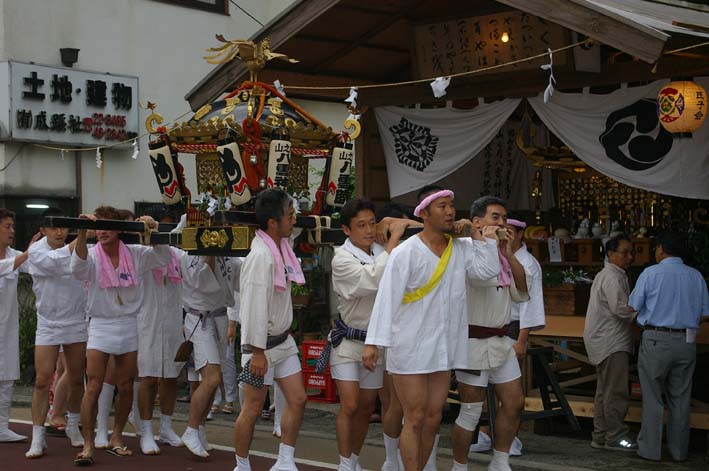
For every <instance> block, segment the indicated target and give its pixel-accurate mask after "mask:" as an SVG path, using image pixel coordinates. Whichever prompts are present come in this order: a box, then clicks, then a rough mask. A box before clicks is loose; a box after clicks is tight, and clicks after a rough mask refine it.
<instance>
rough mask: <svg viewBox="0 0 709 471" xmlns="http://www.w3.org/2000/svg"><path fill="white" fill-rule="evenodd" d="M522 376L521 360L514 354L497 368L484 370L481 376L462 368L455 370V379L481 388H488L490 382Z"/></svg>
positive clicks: (501, 381) (510, 379) (499, 381)
mask: <svg viewBox="0 0 709 471" xmlns="http://www.w3.org/2000/svg"><path fill="white" fill-rule="evenodd" d="M521 376H522V372H521V371H520V369H519V362H518V361H517V357H515V356H514V355H510V356H509V357H508V358H507V361H505V362H504V363H503V364H501V365H500V366H498V367H496V368H493V369H491V370H482V371H481V372H480V376H476V375H474V374H472V373H467V372H465V371H460V370H456V372H455V379H457V380H458V381H459V382H461V383H463V384H467V385H469V386H478V387H480V388H486V387H487V385H488V384H504V383H509V382H510V381H514V380H516V379H517V378H519V377H521Z"/></svg>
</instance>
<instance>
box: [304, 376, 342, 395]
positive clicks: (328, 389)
mask: <svg viewBox="0 0 709 471" xmlns="http://www.w3.org/2000/svg"><path fill="white" fill-rule="evenodd" d="M303 385H304V386H305V390H306V392H307V390H308V389H318V390H319V391H320V392H319V393H318V394H308V400H309V401H313V402H327V403H336V402H337V401H338V399H337V386H336V385H335V381H334V380H333V379H332V376H330V373H329V372H325V373H323V374H320V373H308V372H306V371H304V372H303Z"/></svg>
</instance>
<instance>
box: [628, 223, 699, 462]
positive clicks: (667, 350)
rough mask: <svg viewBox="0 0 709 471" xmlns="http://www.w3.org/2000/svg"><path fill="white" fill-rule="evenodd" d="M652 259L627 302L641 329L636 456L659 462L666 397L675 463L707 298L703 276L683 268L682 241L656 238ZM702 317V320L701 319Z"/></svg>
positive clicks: (685, 431) (683, 444)
mask: <svg viewBox="0 0 709 471" xmlns="http://www.w3.org/2000/svg"><path fill="white" fill-rule="evenodd" d="M655 242H656V246H655V260H657V262H658V263H657V265H653V266H651V267H649V268H647V269H645V271H643V272H642V274H641V275H640V278H638V282H637V284H636V285H635V289H634V290H633V292H632V293H631V295H630V300H629V304H630V306H631V307H633V308H635V309H636V310H637V311H638V324H640V326H641V327H642V328H643V336H642V342H641V343H640V355H639V358H638V371H639V373H640V386H641V387H642V391H643V418H642V427H641V428H640V434H639V435H638V455H640V457H641V458H645V459H648V460H655V461H659V460H660V458H661V450H662V422H663V420H662V419H663V412H664V410H663V404H662V395H663V393H664V395H665V397H666V398H667V406H668V408H669V412H670V414H669V418H668V420H667V447H668V448H669V451H670V455H671V456H672V459H673V460H674V461H684V460H686V459H687V451H688V448H689V405H690V400H691V392H692V376H693V374H694V366H695V364H696V360H697V359H696V353H697V348H696V345H695V344H694V339H695V336H696V333H697V329H698V328H699V323H700V322H704V321H706V320H707V319H706V317H707V316H709V294H707V284H706V282H705V281H704V278H702V275H701V274H700V273H699V272H698V271H697V270H695V269H694V268H691V267H688V266H687V265H685V264H684V262H683V260H682V258H683V257H684V256H685V255H686V254H687V245H686V240H685V239H684V237H683V236H682V235H680V234H676V233H669V232H668V233H663V234H659V235H658V236H657V238H656V239H655ZM702 317H705V319H701V318H702Z"/></svg>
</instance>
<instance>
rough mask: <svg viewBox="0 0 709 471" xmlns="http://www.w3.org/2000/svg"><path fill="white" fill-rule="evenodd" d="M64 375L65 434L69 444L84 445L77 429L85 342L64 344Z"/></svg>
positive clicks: (82, 387) (82, 382) (84, 364)
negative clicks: (66, 390)
mask: <svg viewBox="0 0 709 471" xmlns="http://www.w3.org/2000/svg"><path fill="white" fill-rule="evenodd" d="M64 362H65V370H66V372H65V376H66V382H67V389H68V407H67V408H68V412H69V413H68V420H67V425H66V436H67V437H68V438H69V440H71V446H73V447H82V446H84V438H83V437H82V436H81V431H80V430H79V418H80V416H81V398H82V397H83V395H84V372H85V371H86V342H77V343H71V344H67V345H64Z"/></svg>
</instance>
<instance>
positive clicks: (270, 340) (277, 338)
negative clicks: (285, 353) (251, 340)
mask: <svg viewBox="0 0 709 471" xmlns="http://www.w3.org/2000/svg"><path fill="white" fill-rule="evenodd" d="M289 335H290V329H288V330H286V331H285V332H283V333H282V334H278V335H269V336H268V337H266V350H270V349H272V348H275V347H277V346H279V345H280V344H282V343H283V342H285V341H286V340H288V336H289ZM253 352H254V349H253V347H252V346H251V345H242V346H241V353H253Z"/></svg>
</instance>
